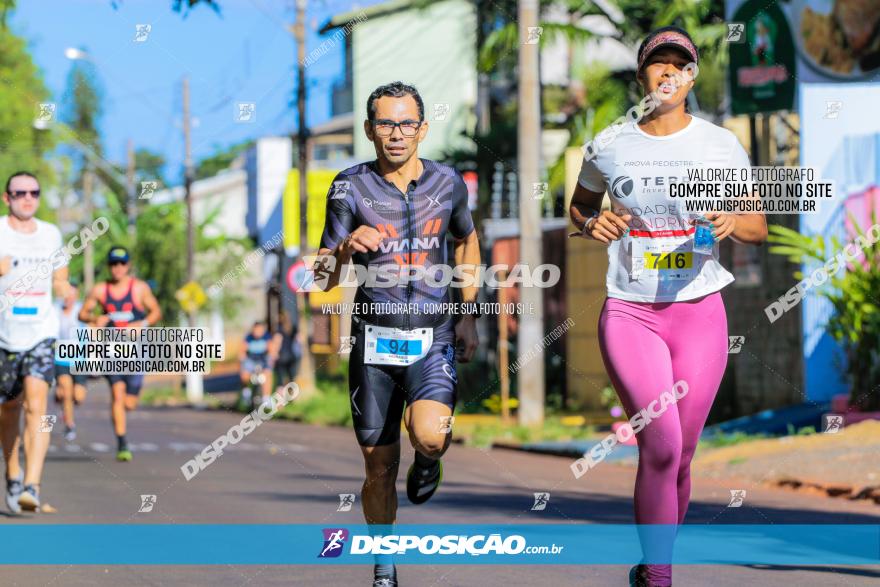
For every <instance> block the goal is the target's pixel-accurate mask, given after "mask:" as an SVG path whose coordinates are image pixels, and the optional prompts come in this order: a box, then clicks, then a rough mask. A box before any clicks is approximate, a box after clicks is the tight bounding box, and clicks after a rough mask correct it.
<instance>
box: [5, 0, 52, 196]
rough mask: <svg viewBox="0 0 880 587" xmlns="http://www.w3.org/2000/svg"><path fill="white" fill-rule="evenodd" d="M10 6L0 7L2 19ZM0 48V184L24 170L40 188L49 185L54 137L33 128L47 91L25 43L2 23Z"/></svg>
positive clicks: (46, 97)
mask: <svg viewBox="0 0 880 587" xmlns="http://www.w3.org/2000/svg"><path fill="white" fill-rule="evenodd" d="M13 4H14V3H12V2H8V1H7V2H4V3H2V4H0V10H2V11H3V12H2V13H3V15H4V18H5V14H6V12H7V11H8V10H11V8H12V6H13ZM0 46H2V47H3V50H2V51H0V178H2V179H0V181H2V182H5V181H6V178H7V177H8V176H9V175H10V174H12V173H14V172H15V171H20V170H25V171H30V172H31V173H33V174H34V175H36V176H37V177H38V178H40V180H41V182H42V184H43V185H44V186H45V185H50V184H51V183H52V181H53V180H52V178H53V176H52V170H51V168H50V166H49V164H48V163H47V161H46V155H47V154H48V153H49V152H50V151H51V150H52V149H53V148H54V145H55V137H53V136H52V133H51V132H49V131H47V130H39V129H37V128H36V127H35V126H34V122H35V120H36V119H37V117H38V115H39V113H40V104H48V103H51V99H50V97H49V96H50V94H49V91H48V89H47V88H46V86H45V84H44V83H43V78H42V75H41V74H40V71H39V69H38V68H37V66H36V64H35V63H34V61H33V59H31V56H30V53H29V52H28V49H27V43H26V42H25V40H24V39H22V38H21V37H18V36H17V35H15V34H14V33H13V32H12V31H11V30H9V29H8V28H7V27H6V26H5V22H4V23H3V24H2V25H0ZM4 187H5V185H4Z"/></svg>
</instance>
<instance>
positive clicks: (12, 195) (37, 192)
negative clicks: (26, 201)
mask: <svg viewBox="0 0 880 587" xmlns="http://www.w3.org/2000/svg"><path fill="white" fill-rule="evenodd" d="M28 194H30V195H31V197H33V198H34V199H36V198H39V197H40V190H15V191H12V192H9V197H10V198H12V199H13V200H18V199H19V198H23V197H25V196H26V195H28Z"/></svg>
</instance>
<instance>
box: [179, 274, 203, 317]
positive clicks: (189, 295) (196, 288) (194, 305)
mask: <svg viewBox="0 0 880 587" xmlns="http://www.w3.org/2000/svg"><path fill="white" fill-rule="evenodd" d="M174 297H175V298H177V301H178V302H180V307H181V308H183V311H184V312H186V313H187V314H192V313H193V312H196V311H198V309H199V308H201V307H202V306H204V305H205V302H207V301H208V296H207V295H205V291H204V290H203V289H202V286H200V285H199V284H198V283H196V282H195V281H190V282H189V283H187V284H186V285H184V286H183V287H181V288H180V289H179V290H177V291H176V292H175V293H174Z"/></svg>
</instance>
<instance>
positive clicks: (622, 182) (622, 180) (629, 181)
mask: <svg viewBox="0 0 880 587" xmlns="http://www.w3.org/2000/svg"><path fill="white" fill-rule="evenodd" d="M634 186H635V183H634V182H633V178H631V177H629V176H628V175H620V176H618V177H616V178H614V181H613V182H611V195H612V196H614V197H615V198H617V199H618V200H622V199H623V198H625V197H627V196H628V195H630V194H631V193H632V191H633V187H634Z"/></svg>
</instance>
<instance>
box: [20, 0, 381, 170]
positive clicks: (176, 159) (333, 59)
mask: <svg viewBox="0 0 880 587" xmlns="http://www.w3.org/2000/svg"><path fill="white" fill-rule="evenodd" d="M378 3H379V0H360V1H359V2H351V1H343V0H310V1H309V8H308V10H307V13H306V30H307V43H306V52H307V54H308V52H309V51H311V50H313V49H315V48H317V47H318V46H319V45H320V44H321V42H322V41H324V40H325V39H327V38H329V37H330V35H326V36H321V35H319V34H318V32H317V30H318V29H319V28H320V26H321V25H323V24H324V22H326V20H327V19H328V18H329V17H330V16H331V15H333V14H338V13H342V12H347V11H349V10H352V9H354V8H356V7H365V6H369V5H373V4H378ZM220 5H221V13H220V14H219V15H218V14H217V13H215V12H214V11H213V10H211V9H210V8H208V7H206V6H199V7H197V8H196V9H194V10H192V11H190V12H189V14H188V16H186V17H185V18H184V17H183V16H182V15H181V14H179V13H176V12H174V11H173V10H172V9H171V6H172V0H117V6H118V7H117V8H116V9H114V8H113V3H112V2H111V0H41V1H40V2H24V1H20V2H19V6H18V8H17V9H16V11H15V13H14V15H13V17H12V19H11V24H12V27H13V29H14V30H15V32H16V33H17V34H19V35H21V36H23V37H24V38H26V39H27V40H28V42H29V44H30V48H31V54H32V55H33V58H34V60H35V61H36V63H37V65H38V66H39V67H40V68H41V69H42V71H43V76H44V80H45V83H46V85H47V86H48V87H49V89H50V91H51V92H52V94H53V96H54V99H55V100H56V101H60V99H61V96H62V94H63V92H64V87H65V83H66V80H67V75H68V73H69V71H70V67H71V61H70V60H69V59H67V58H66V57H65V55H64V51H65V49H66V48H68V47H84V48H85V49H86V50H87V51H88V53H89V55H90V56H91V60H92V61H93V63H94V64H95V67H96V70H97V72H98V76H99V79H100V81H101V84H102V86H103V90H104V116H103V119H102V121H101V130H102V136H103V145H104V151H105V155H106V157H107V158H108V159H110V160H113V161H123V160H124V157H125V142H126V140H127V139H128V138H132V139H133V140H134V144H135V147H146V148H149V149H151V150H154V151H158V152H160V153H162V154H163V155H164V156H165V158H166V160H167V162H168V165H167V167H166V175H167V176H168V177H169V179H172V178H178V177H179V175H180V169H181V167H182V165H183V139H182V131H181V120H182V115H181V97H180V94H181V89H180V87H181V84H180V80H181V78H182V76H183V75H185V74H188V75H189V77H190V88H191V104H192V106H191V108H192V115H193V117H194V118H195V119H197V123H196V124H195V125H194V127H193V154H194V157H195V158H196V160H198V159H200V158H202V157H205V156H207V155H210V154H211V153H213V152H214V150H215V149H216V147H218V146H221V147H222V146H226V145H230V144H233V143H237V142H240V141H242V140H245V139H248V138H252V137H259V136H264V135H279V134H288V133H290V132H291V130H292V129H294V128H295V127H296V113H295V109H294V108H293V107H292V106H291V104H292V100H293V97H294V95H295V94H294V92H295V85H296V84H295V72H294V58H295V46H294V41H293V36H292V35H291V34H290V33H289V32H288V31H287V29H286V27H287V25H288V24H289V23H292V22H293V19H294V12H293V1H292V0H220ZM137 24H149V25H150V26H151V30H150V32H149V36H148V37H147V39H146V41H145V42H142V43H138V42H135V41H134V38H135V29H136V25H137ZM341 49H342V46H341V44H339V43H337V44H336V46H335V47H333V48H332V49H331V50H330V51H329V52H328V53H327V54H326V55H324V56H323V57H321V58H320V59H318V60H317V61H316V62H314V63H313V64H311V65H310V66H309V67H308V68H307V70H306V75H307V83H308V86H309V100H310V103H309V108H308V121H309V124H310V125H313V124H318V123H321V122H323V121H325V120H327V119H328V118H329V117H330V91H331V88H332V85H333V83H334V82H336V81H337V80H338V79H340V76H341V73H342V67H343V55H342V50H341ZM237 102H254V103H256V122H254V123H250V124H244V123H240V122H235V120H234V113H235V110H236V105H235V104H236V103H237ZM59 108H61V106H60V105H59ZM172 181H173V179H172Z"/></svg>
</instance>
